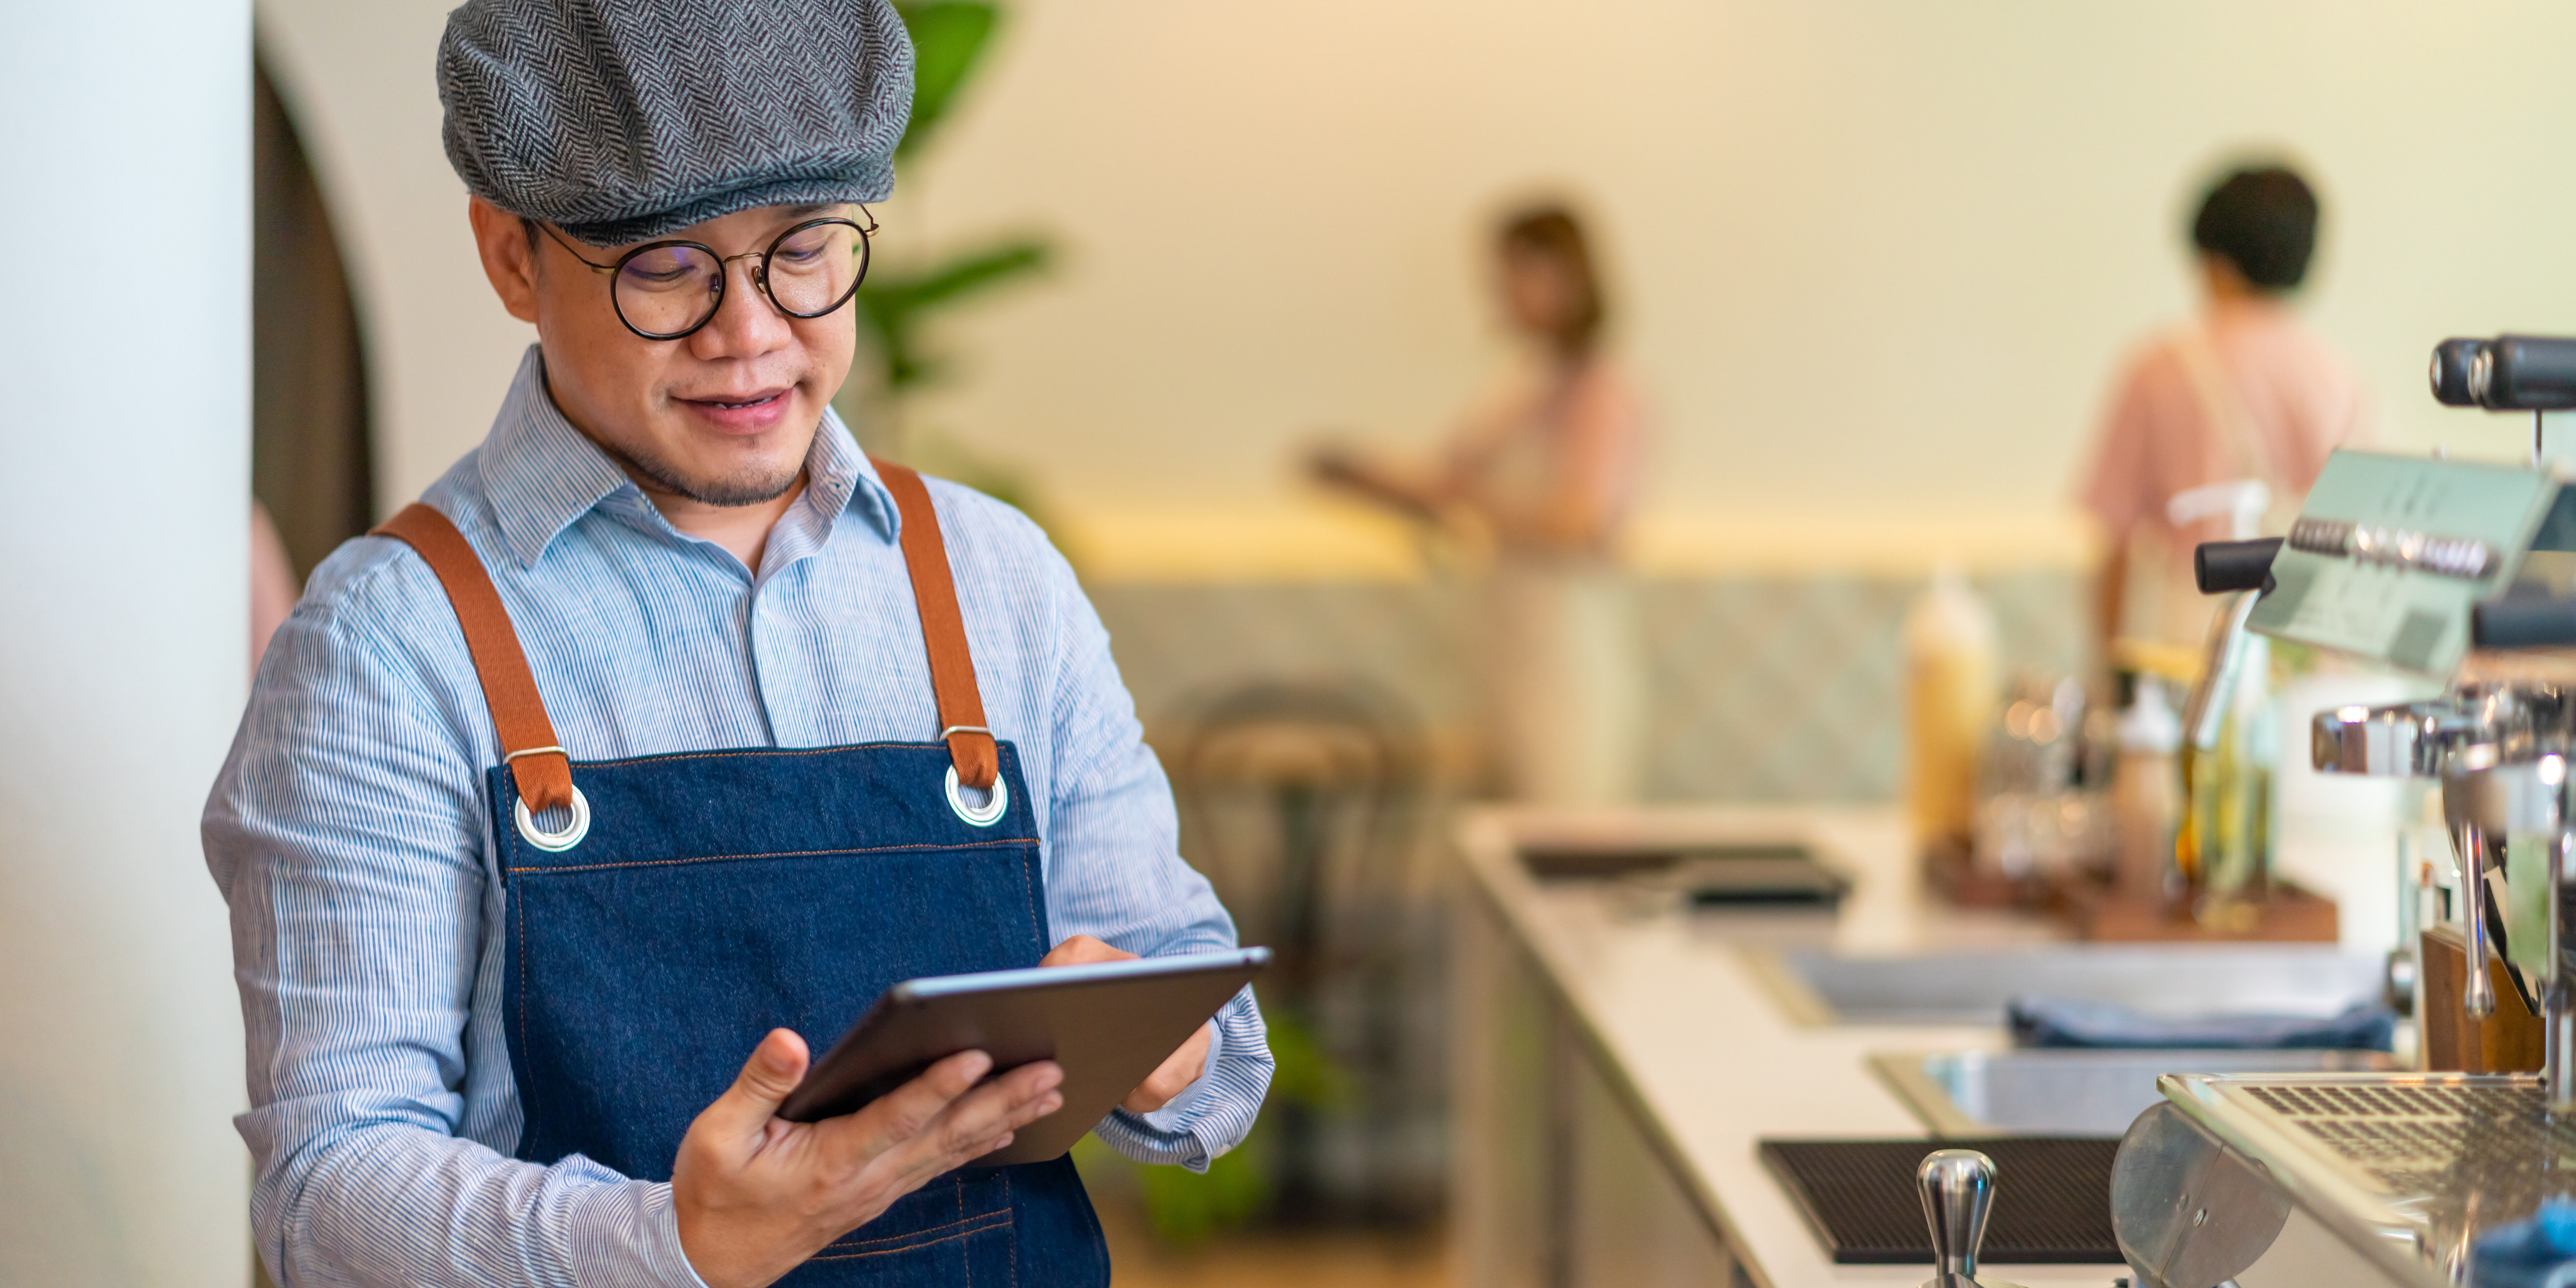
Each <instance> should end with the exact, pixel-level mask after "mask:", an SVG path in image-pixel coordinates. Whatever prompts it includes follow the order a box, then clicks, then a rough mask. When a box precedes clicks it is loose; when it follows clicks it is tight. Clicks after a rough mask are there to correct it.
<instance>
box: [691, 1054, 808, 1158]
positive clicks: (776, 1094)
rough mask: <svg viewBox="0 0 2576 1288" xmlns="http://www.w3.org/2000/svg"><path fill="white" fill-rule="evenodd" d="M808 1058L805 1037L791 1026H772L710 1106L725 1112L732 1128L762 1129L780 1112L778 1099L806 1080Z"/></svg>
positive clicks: (785, 1096)
mask: <svg viewBox="0 0 2576 1288" xmlns="http://www.w3.org/2000/svg"><path fill="white" fill-rule="evenodd" d="M806 1060H807V1055H806V1050H805V1039H803V1038H800V1037H798V1036H796V1034H795V1032H794V1031H793V1030H790V1029H771V1030H770V1031H769V1034H768V1036H766V1037H763V1038H762V1039H761V1040H760V1045H759V1046H756V1047H753V1048H752V1049H751V1058H750V1059H748V1060H745V1061H743V1062H742V1073H741V1074H740V1075H739V1076H737V1077H736V1078H735V1079H734V1080H733V1085H732V1086H731V1087H728V1088H726V1089H725V1093H724V1095H723V1096H721V1097H719V1098H717V1100H716V1103H715V1104H714V1105H712V1106H709V1108H711V1109H713V1110H714V1111H716V1112H717V1113H720V1114H722V1115H723V1116H724V1117H725V1118H726V1119H727V1120H728V1121H727V1124H726V1125H727V1126H729V1127H733V1128H736V1129H739V1130H741V1131H744V1132H747V1133H748V1132H757V1131H760V1130H762V1129H764V1128H766V1127H768V1126H769V1120H770V1118H771V1117H772V1116H773V1115H775V1114H776V1113H777V1112H778V1102H780V1101H782V1100H785V1099H786V1098H787V1093H788V1092H791V1091H794V1090H795V1089H796V1084H797V1083H799V1082H803V1081H804V1080H805V1063H806Z"/></svg>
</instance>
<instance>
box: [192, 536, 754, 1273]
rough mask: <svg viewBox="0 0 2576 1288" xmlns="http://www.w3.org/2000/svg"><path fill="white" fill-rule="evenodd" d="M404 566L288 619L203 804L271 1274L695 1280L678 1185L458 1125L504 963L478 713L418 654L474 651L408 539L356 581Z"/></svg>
mask: <svg viewBox="0 0 2576 1288" xmlns="http://www.w3.org/2000/svg"><path fill="white" fill-rule="evenodd" d="M344 553H345V552H344ZM406 562H409V563H410V564H411V566H409V567H408V568H404V567H402V566H401V564H403V563H406ZM396 573H416V574H418V575H417V576H416V577H405V578H403V580H404V581H407V582H409V583H410V589H411V590H412V591H413V592H414V593H412V594H410V595H408V596H404V595H400V594H392V593H390V591H388V594H387V595H385V596H383V597H379V598H381V599H382V600H383V601H387V602H392V603H393V604H394V606H395V608H394V610H393V611H390V612H389V613H388V614H385V615H381V616H380V615H376V614H371V613H364V612H358V611H354V610H351V609H350V608H349V601H348V599H347V598H346V597H334V598H336V599H339V601H340V602H338V603H336V604H335V603H330V602H317V601H318V600H320V598H321V597H316V600H308V601H307V603H306V604H305V605H304V606H303V607H301V608H299V609H298V610H297V611H296V613H295V614H294V615H293V616H292V617H290V618H289V619H288V621H287V623H286V625H284V626H283V627H281V628H280V629H279V631H278V633H277V635H276V636H275V638H274V639H273V640H272V642H271V644H270V647H269V652H268V655H267V657H266V659H265V660H264V662H263V665H262V667H261V672H260V679H259V683H258V684H257V685H256V686H255V688H254V691H253V694H252V699H251V704H250V708H249V710H248V712H247V713H246V714H245V716H244V718H243V721H242V725H241V728H240V730H239V732H238V733H237V734H236V736H235V739H234V743H233V748H232V751H231V754H230V755H229V756H228V757H227V759H226V761H225V764H224V768H223V772H222V775H221V776H220V777H219V778H218V779H217V781H216V783H215V787H214V792H213V795H212V798H211V799H210V800H209V801H208V803H207V807H206V814H205V818H204V822H203V836H204V842H205V849H206V859H207V864H208V866H209V867H210V868H211V869H212V871H213V873H214V877H215V880H216V882H217V884H218V885H219V886H220V887H221V888H222V890H223V893H224V897H225V900H226V902H227V903H228V904H229V905H230V907H231V915H232V928H233V955H234V971H235V977H236V979H237V982H238V983H239V986H240V989H241V997H242V1016H243V1021H244V1028H245V1036H246V1039H247V1055H248V1075H249V1084H250V1105H251V1108H250V1111H249V1112H248V1113H246V1114H243V1115H242V1116H241V1117H240V1118H239V1119H238V1120H237V1122H238V1125H239V1127H240V1129H241V1133H242V1137H243V1139H244V1140H245V1141H246V1142H247V1143H248V1144H249V1146H250V1149H251V1153H252V1155H253V1158H254V1160H255V1163H256V1167H257V1175H256V1178H255V1182H254V1186H253V1191H252V1204H251V1220H252V1225H253V1229H254V1232H255V1235H256V1237H257V1240H258V1245H259V1251H260V1255H261V1257H262V1259H263V1260H265V1261H266V1262H267V1264H268V1265H269V1267H270V1269H271V1271H272V1272H273V1273H274V1275H275V1277H276V1279H277V1281H278V1283H279V1284H280V1285H281V1286H282V1288H306V1286H307V1285H360V1284H366V1285H374V1284H427V1285H446V1284H460V1285H461V1284H476V1285H491V1284H509V1285H521V1284H525V1285H540V1284H542V1285H576V1284H577V1285H584V1286H589V1285H614V1286H620V1288H622V1286H624V1285H639V1286H640V1285H667V1286H671V1288H703V1286H702V1285H700V1284H699V1281H698V1278H697V1276H696V1275H695V1274H694V1273H693V1272H692V1271H691V1270H690V1268H689V1265H688V1262H687V1259H686V1257H685V1256H684V1255H683V1254H682V1252H681V1250H680V1243H679V1232H678V1226H677V1224H676V1222H675V1219H674V1215H673V1212H672V1207H671V1193H670V1187H669V1186H668V1185H667V1184H652V1183H646V1182H641V1181H634V1180H629V1179H627V1178H625V1177H623V1176H619V1175H617V1174H615V1173H613V1172H610V1171H608V1170H607V1169H605V1168H602V1167H600V1166H598V1165H596V1164H594V1163H592V1162H590V1161H589V1160H587V1159H584V1158H582V1157H580V1156H578V1155H576V1156H574V1157H571V1158H567V1159H565V1160H563V1161H562V1162H560V1163H558V1164H556V1165H554V1166H552V1167H540V1166H537V1165H535V1164H531V1163H523V1162H517V1161H514V1160H512V1159H509V1158H506V1157H504V1156H502V1155H501V1154H500V1153H498V1152H496V1151H495V1150H494V1149H492V1148H490V1147H489V1146H487V1145H485V1144H481V1143H477V1141H475V1140H473V1139H468V1138H466V1137H465V1135H464V1132H463V1128H464V1127H465V1126H466V1124H464V1123H463V1122H462V1121H461V1120H462V1118H463V1117H464V1115H465V1112H466V1110H465V1106H466V1103H467V1097H466V1095H465V1094H464V1093H465V1087H466V1082H467V1080H468V1078H469V1077H477V1076H507V1070H506V1066H507V1061H506V1060H503V1061H495V1060H492V1059H490V1058H488V1055H487V1057H486V1058H485V1059H483V1060H482V1061H481V1062H480V1066H481V1067H480V1069H479V1070H478V1069H477V1068H476V1067H475V1066H471V1065H469V1062H468V1059H467V1049H466V1048H467V1044H468V1014H469V1008H470V1006H471V1003H472V1000H473V995H474V991H475V988H476V986H477V981H478V979H486V980H488V979H490V978H496V975H495V973H496V972H497V971H498V970H499V954H498V952H497V950H496V951H492V952H490V953H486V951H485V947H484V943H483V940H484V936H483V933H482V932H483V927H484V924H485V920H486V918H487V917H492V916H496V915H497V913H498V911H499V907H500V904H499V896H498V892H497V890H495V889H493V888H492V887H491V885H490V883H488V882H487V880H486V872H487V869H486V866H485V863H484V858H483V854H484V850H485V834H484V833H485V829H484V827H483V824H482V822H481V820H482V818H483V817H484V809H483V802H482V799H481V786H480V780H481V775H480V773H479V771H478V766H480V765H481V764H482V763H483V761H484V760H485V757H484V756H483V755H481V754H479V752H478V751H477V750H476V748H475V747H474V746H473V745H472V741H471V740H472V738H473V737H474V736H475V734H476V733H477V731H487V730H488V716H487V715H486V714H485V713H484V712H483V711H482V706H481V703H482V698H481V695H480V693H479V691H473V690H470V689H468V690H467V691H465V692H458V691H456V689H455V688H454V687H448V688H445V689H442V688H441V686H440V685H439V684H438V683H435V682H433V681H431V680H429V679H427V678H426V677H427V676H429V675H431V674H433V673H434V672H433V671H432V670H431V669H430V668H429V667H427V666H426V665H424V664H422V661H421V657H422V650H428V649H437V648H448V649H453V650H455V651H456V652H457V653H458V654H459V655H460V656H461V655H462V651H463V648H464V644H463V639H462V636H461V634H460V633H459V632H458V631H457V628H456V626H455V624H454V618H453V616H452V615H450V614H448V613H447V607H446V602H445V599H444V597H443V596H440V595H439V594H438V592H437V589H436V587H435V584H434V583H432V582H430V581H429V574H428V573H427V571H426V570H425V568H422V567H420V566H418V565H417V563H416V562H414V561H412V559H411V556H409V555H407V554H406V555H403V556H400V557H399V558H398V559H388V560H386V561H385V562H382V563H379V564H377V565H376V566H375V567H374V568H373V569H372V570H371V571H370V572H367V573H361V574H359V577H361V578H372V579H374V580H377V581H378V582H380V583H381V582H385V581H391V580H394V575H395V574H396ZM379 588H380V589H381V588H383V587H381V586H380V587H379ZM406 599H407V601H408V602H407V603H405V602H404V601H405V600H406ZM405 610H407V611H405ZM384 616H390V617H391V618H392V619H393V620H384V619H383V617H384ZM370 618H375V620H369V619H370ZM463 673H464V674H465V675H468V676H470V675H471V670H470V668H469V669H466V670H465V671H464V672H463ZM468 704H470V705H468ZM493 1066H499V1068H498V1069H497V1071H495V1070H494V1069H493ZM501 1130H502V1131H503V1132H505V1133H509V1134H514V1133H515V1131H516V1124H515V1122H513V1123H510V1124H506V1125H504V1126H503V1127H502V1129H501ZM493 1138H495V1139H506V1138H507V1137H506V1135H504V1136H496V1137H493Z"/></svg>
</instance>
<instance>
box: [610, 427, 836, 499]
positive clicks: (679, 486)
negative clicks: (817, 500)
mask: <svg viewBox="0 0 2576 1288" xmlns="http://www.w3.org/2000/svg"><path fill="white" fill-rule="evenodd" d="M600 447H601V448H602V449H603V450H605V451H606V452H607V453H608V454H609V455H610V456H613V457H616V458H617V462H618V463H619V464H621V465H623V466H625V467H626V471H627V473H629V474H636V475H641V476H643V477H644V478H646V479H648V480H651V482H652V484H653V486H654V487H656V488H659V489H661V490H662V491H665V492H669V493H672V494H674V495H677V496H681V497H686V498H687V499H689V500H691V501H695V502H697V503H698V504H700V505H713V506H723V507H727V508H731V507H736V506H745V505H762V504H765V503H767V502H770V501H775V500H777V499H778V498H780V497H782V496H785V495H787V490H788V489H789V488H792V487H794V486H796V478H797V476H798V475H800V474H803V473H804V472H805V463H804V462H803V461H798V462H796V463H795V464H793V465H790V466H788V467H786V468H785V469H783V470H781V471H779V472H778V473H777V474H775V475H774V476H773V475H771V474H769V473H765V472H755V471H752V470H744V471H742V472H740V473H737V474H731V475H727V476H725V477H722V478H713V479H692V478H689V477H687V476H685V475H683V474H681V473H680V472H679V471H678V470H675V469H673V468H671V466H670V464H669V463H668V462H665V461H659V460H655V459H654V458H652V457H650V456H643V455H638V454H636V453H633V452H628V451H624V450H622V449H619V448H616V447H611V446H609V445H608V444H606V443H602V444H600Z"/></svg>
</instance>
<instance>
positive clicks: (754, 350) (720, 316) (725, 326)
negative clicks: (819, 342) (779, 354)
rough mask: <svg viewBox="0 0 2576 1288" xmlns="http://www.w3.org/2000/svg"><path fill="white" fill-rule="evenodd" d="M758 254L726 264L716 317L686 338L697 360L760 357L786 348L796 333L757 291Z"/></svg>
mask: <svg viewBox="0 0 2576 1288" xmlns="http://www.w3.org/2000/svg"><path fill="white" fill-rule="evenodd" d="M761 262H762V261H761V258H760V256H758V255H738V256H735V257H734V258H732V259H729V260H727V261H725V266H724V268H725V275H726V281H725V293H724V299H723V300H722V301H721V302H719V303H718V304H717V305H716V315H715V316H714V317H712V318H709V319H707V324H706V325H705V326H703V327H700V328H698V330H697V333H696V334H694V335H691V336H690V337H689V346H690V349H691V351H692V352H693V353H694V354H695V355H696V356H698V357H700V358H709V359H713V358H756V357H759V356H760V355H761V354H764V353H769V352H772V351H774V350H777V349H782V348H785V347H786V346H787V345H788V344H790V343H792V342H793V341H794V338H795V332H794V331H793V330H791V329H790V328H789V327H788V325H787V317H786V315H785V314H782V313H780V312H779V311H778V309H777V308H776V306H774V305H772V304H771V303H770V302H769V294H768V292H766V291H763V290H761V289H760V265H761Z"/></svg>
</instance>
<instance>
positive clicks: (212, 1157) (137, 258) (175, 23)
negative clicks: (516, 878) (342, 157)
mask: <svg viewBox="0 0 2576 1288" xmlns="http://www.w3.org/2000/svg"><path fill="white" fill-rule="evenodd" d="M9 19H10V20H9V38H8V39H7V40H6V41H0V173H5V174H7V175H9V176H10V178H11V183H10V187H9V191H10V197H9V199H8V200H7V201H5V202H0V244H7V245H10V246H13V247H15V248H17V251H16V253H15V254H14V255H13V256H12V267H11V272H10V274H9V282H10V285H11V287H12V291H13V295H14V302H13V304H12V306H11V307H9V308H7V309H5V310H0V385H5V387H6V388H7V390H8V396H7V401H6V403H5V408H6V409H5V411H0V425H5V426H6V433H7V442H8V450H9V466H10V479H11V487H10V489H9V499H8V503H7V504H6V505H0V603H5V604H7V605H8V606H9V613H8V621H9V625H8V627H7V629H5V630H0V1283H5V1284H30V1285H32V1284H84V1285H87V1284H97V1285H107V1286H115V1288H123V1286H125V1285H156V1286H157V1285H169V1286H170V1288H178V1286H180V1285H202V1284H225V1283H236V1284H237V1283H243V1282H246V1281H247V1280H248V1278H249V1274H250V1260H249V1258H250V1243H249V1216H248V1210H247V1188H248V1176H249V1157H248V1155H247V1154H246V1153H245V1152H244V1150H243V1148H242V1145H241V1141H240V1139H239V1138H238V1137H236V1136H235V1135H234V1133H233V1128H232V1123H231V1115H232V1114H233V1113H234V1112H236V1111H237V1110H238V1109H239V1108H240V1106H241V1101H242V1099H243V1091H242V1052H241V1022H240V1010H239V1005H238V1003H237V1001H236V1000H235V994H234V992H233V987H232V978H231V956H230V949H229V945H228V940H227V938H226V932H225V923H224V911H223V905H222V902H221V901H220V900H219V899H218V898H217V896H216V894H215V890H214V884H213V882H212V881H210V880H209V879H208V878H207V875H206V870H205V863H204V860H203V858H202V857H201V855H200V852H199V850H198V844H197V813H198V809H199V807H200V806H201V805H202V803H203V802H204V799H205V793H206V788H207V786H208V785H209V784H210V783H212V782H213V780H214V776H215V769H216V766H217V764H218V763H219V762H220V760H221V759H222V756H223V752H224V748H225V745H226V743H227V742H228V741H229V740H230V738H231V735H232V731H233V724H234V721H235V720H236V719H237V718H238V716H239V714H240V710H241V702H242V695H243V693H244V687H245V686H244V680H243V677H244V672H245V669H246V650H247V646H248V636H249V633H250V631H249V625H248V590H249V572H248V562H247V557H246V548H247V542H246V540H245V537H246V534H247V532H248V530H249V515H248V504H249V498H250V431H249V415H250V390H249V378H250V361H249V359H250V348H249V346H250V341H249V323H250V185H249V180H250V80H249V70H250V69H249V59H248V53H249V41H250V16H249V12H248V5H247V4H244V3H239V2H238V0H231V2H228V0H86V2H85V3H82V4H78V5H68V4H51V5H18V6H14V7H13V8H12V9H11V10H10V15H9Z"/></svg>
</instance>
